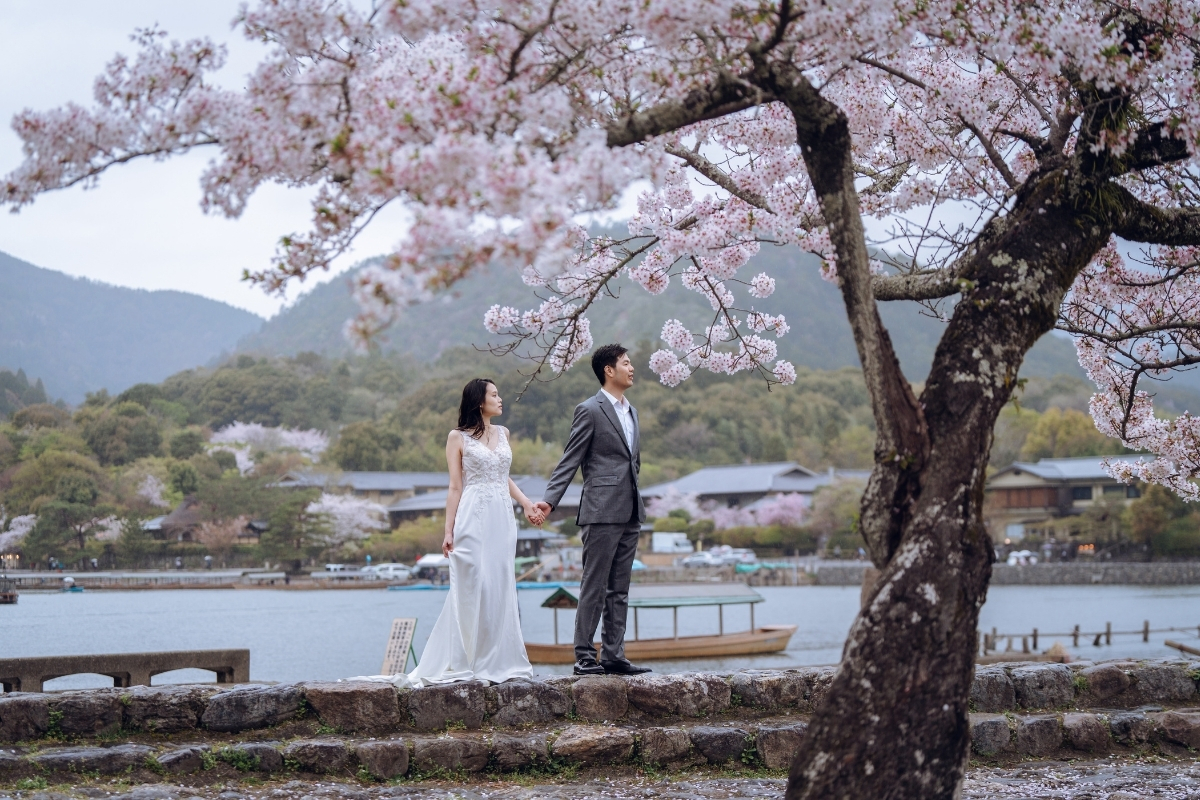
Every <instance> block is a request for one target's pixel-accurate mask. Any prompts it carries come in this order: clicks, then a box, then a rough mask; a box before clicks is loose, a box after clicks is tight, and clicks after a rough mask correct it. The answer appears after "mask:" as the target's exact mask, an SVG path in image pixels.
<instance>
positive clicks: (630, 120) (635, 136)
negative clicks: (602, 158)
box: [606, 72, 775, 147]
mask: <svg viewBox="0 0 1200 800" xmlns="http://www.w3.org/2000/svg"><path fill="white" fill-rule="evenodd" d="M774 99H775V98H773V97H771V96H769V95H768V94H767V93H766V92H763V91H762V89H760V88H758V87H756V86H754V85H752V84H750V83H749V82H747V81H745V80H743V79H741V78H739V77H735V76H733V75H730V74H728V73H725V72H722V73H720V74H719V75H718V77H717V82H716V83H715V84H714V85H713V86H711V87H708V88H705V89H693V90H692V91H690V92H688V93H687V95H686V96H685V97H684V98H683V99H682V100H668V101H667V102H665V103H660V104H659V105H656V106H654V107H652V108H649V109H647V110H645V111H638V112H635V113H633V114H630V115H629V116H627V117H625V118H623V119H620V120H616V121H613V122H611V123H609V124H608V126H607V127H606V130H607V133H608V146H609V147H626V146H628V145H631V144H637V143H638V142H644V141H646V140H647V139H652V138H654V137H655V136H661V135H662V134H664V133H670V132H671V131H677V130H679V129H680V128H684V127H687V126H688V125H692V124H694V123H696V122H703V121H704V120H707V119H716V118H717V117H723V116H726V115H727V114H733V113H735V112H738V111H743V110H745V109H747V108H753V107H754V106H757V105H762V104H763V103H766V102H770V101H771V100H774Z"/></svg>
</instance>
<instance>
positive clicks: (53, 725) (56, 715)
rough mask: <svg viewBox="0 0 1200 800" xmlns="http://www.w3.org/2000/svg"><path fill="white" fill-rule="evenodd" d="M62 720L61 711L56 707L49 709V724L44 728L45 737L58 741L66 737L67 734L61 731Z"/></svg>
mask: <svg viewBox="0 0 1200 800" xmlns="http://www.w3.org/2000/svg"><path fill="white" fill-rule="evenodd" d="M62 721H63V712H61V711H59V710H58V709H57V708H52V709H50V726H49V727H48V728H46V738H48V739H58V740H60V741H61V740H63V739H66V738H67V735H66V734H65V733H63V729H62Z"/></svg>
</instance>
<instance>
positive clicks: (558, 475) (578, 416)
mask: <svg viewBox="0 0 1200 800" xmlns="http://www.w3.org/2000/svg"><path fill="white" fill-rule="evenodd" d="M592 429H593V426H592V414H591V412H590V411H588V409H587V408H585V407H584V404H583V403H580V404H579V405H577V406H575V418H574V419H573V420H571V436H570V438H568V439H567V446H566V447H565V448H563V456H562V459H560V460H559V462H558V466H557V467H555V468H554V472H553V473H552V474H551V475H550V482H549V483H548V484H547V485H546V493H545V494H544V495H543V496H542V500H543V501H544V502H546V503H548V504H549V505H550V509H551V510H553V509H555V508H558V504H559V503H560V502H561V501H562V497H563V495H564V494H566V492H567V487H568V486H570V485H571V481H572V480H574V479H575V471H576V470H578V469H579V467H580V465H581V464H583V459H584V458H586V457H587V452H588V448H590V447H591V446H592Z"/></svg>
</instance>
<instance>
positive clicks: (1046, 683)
mask: <svg viewBox="0 0 1200 800" xmlns="http://www.w3.org/2000/svg"><path fill="white" fill-rule="evenodd" d="M1011 674H1012V682H1013V689H1014V690H1015V691H1016V697H1017V705H1018V706H1019V707H1021V708H1028V709H1038V708H1061V707H1063V706H1068V705H1070V704H1071V703H1072V701H1073V700H1074V699H1075V685H1074V682H1073V679H1074V676H1073V675H1072V674H1071V670H1070V668H1069V667H1067V666H1066V665H1064V664H1029V665H1026V666H1021V667H1016V668H1015V669H1013V671H1012V673H1011Z"/></svg>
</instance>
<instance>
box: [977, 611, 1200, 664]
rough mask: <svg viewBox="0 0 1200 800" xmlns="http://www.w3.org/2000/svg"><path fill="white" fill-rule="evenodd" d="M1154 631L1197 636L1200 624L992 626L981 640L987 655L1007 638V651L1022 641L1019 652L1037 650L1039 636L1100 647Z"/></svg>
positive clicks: (981, 635) (996, 649) (1147, 638)
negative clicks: (1007, 629) (1008, 629)
mask: <svg viewBox="0 0 1200 800" xmlns="http://www.w3.org/2000/svg"><path fill="white" fill-rule="evenodd" d="M1152 633H1195V634H1196V635H1197V636H1200V626H1197V627H1195V628H1151V627H1150V621H1149V620H1146V621H1145V622H1144V623H1142V628H1141V630H1137V631H1114V630H1113V629H1112V623H1111V622H1106V623H1104V630H1102V631H1084V630H1082V629H1081V628H1080V626H1079V625H1076V626H1075V628H1074V630H1072V631H1070V632H1069V633H1047V632H1045V631H1039V630H1038V629H1037V628H1034V629H1033V631H1032V632H1030V633H997V632H996V629H995V628H992V632H991V633H983V632H981V633H980V636H979V641H980V646H981V649H982V651H983V652H982V654H983V655H985V656H986V655H987V654H988V653H989V652H998V650H999V643H1000V642H1002V641H1005V640H1007V643H1008V644H1007V647H1006V649H1005V652H1017V651H1016V650H1015V648H1014V644H1015V643H1016V642H1017V641H1020V643H1021V649H1020V651H1019V652H1022V653H1032V652H1037V649H1038V639H1039V638H1051V639H1065V638H1067V637H1070V639H1071V646H1072V647H1078V646H1079V640H1080V639H1083V640H1084V641H1085V642H1086V641H1087V640H1088V639H1091V640H1092V645H1093V646H1095V647H1100V646H1101V644H1105V645H1111V644H1112V637H1114V636H1140V637H1142V641H1143V642H1149V641H1150V634H1152ZM1030 640H1032V642H1031V641H1030Z"/></svg>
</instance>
